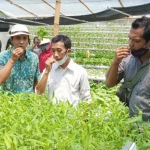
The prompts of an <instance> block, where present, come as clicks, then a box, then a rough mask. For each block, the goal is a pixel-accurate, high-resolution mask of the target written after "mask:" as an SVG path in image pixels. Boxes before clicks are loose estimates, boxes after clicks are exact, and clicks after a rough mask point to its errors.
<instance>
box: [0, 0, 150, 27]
mask: <svg viewBox="0 0 150 150" xmlns="http://www.w3.org/2000/svg"><path fill="white" fill-rule="evenodd" d="M120 1H121V3H120V2H119V0H61V10H60V15H61V16H60V25H68V24H78V23H83V22H95V21H108V20H114V19H119V18H123V17H127V15H125V14H123V13H119V12H116V11H113V10H111V9H109V8H115V9H116V10H119V11H121V12H125V13H127V14H129V15H131V16H133V15H134V16H135V15H147V14H150V9H149V8H150V1H149V0H136V1H135V0H120ZM55 3H56V1H55V0H1V3H0V22H5V23H9V24H13V23H23V24H27V25H46V24H49V25H52V24H54V14H55ZM121 4H122V5H121Z"/></svg>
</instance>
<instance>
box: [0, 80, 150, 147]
mask: <svg viewBox="0 0 150 150" xmlns="http://www.w3.org/2000/svg"><path fill="white" fill-rule="evenodd" d="M90 86H91V95H92V102H91V103H87V102H82V103H80V104H79V105H78V107H77V108H74V107H72V106H71V105H70V104H69V103H68V102H63V103H58V104H53V103H52V102H51V100H50V99H49V98H48V97H47V95H42V96H38V95H35V94H34V93H33V94H28V93H22V94H17V95H12V96H8V95H7V93H5V94H1V95H0V135H1V136H0V149H5V150H29V149H30V150H48V149H49V150H60V149H61V150H96V149H99V150H104V149H109V150H120V149H121V148H122V147H123V145H124V144H125V143H126V142H127V141H133V142H136V144H137V147H138V148H139V149H140V150H144V149H148V148H149V142H150V141H149V135H150V130H149V129H150V127H149V126H148V125H147V126H144V124H143V123H142V121H141V116H138V117H134V118H129V117H128V116H129V112H128V108H127V107H125V106H124V105H123V104H122V103H121V102H120V101H119V100H118V98H117V97H116V96H115V91H116V88H113V89H111V90H110V89H107V87H106V86H105V84H104V83H102V82H101V83H100V84H95V83H94V82H91V83H90ZM137 121H139V122H140V123H141V125H142V126H143V129H144V132H141V133H140V134H139V129H138V127H137V125H136V122H137Z"/></svg>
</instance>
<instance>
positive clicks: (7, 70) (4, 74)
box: [0, 59, 15, 85]
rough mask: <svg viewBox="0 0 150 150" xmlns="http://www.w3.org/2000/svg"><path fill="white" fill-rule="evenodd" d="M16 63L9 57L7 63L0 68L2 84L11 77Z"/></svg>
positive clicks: (0, 82) (0, 81)
mask: <svg viewBox="0 0 150 150" xmlns="http://www.w3.org/2000/svg"><path fill="white" fill-rule="evenodd" d="M14 63H15V62H14V61H13V60H12V59H9V61H8V62H7V64H6V65H5V66H4V67H3V68H2V69H1V70H0V85H2V84H3V83H4V82H5V81H6V80H7V79H8V78H9V76H10V73H11V70H12V67H13V65H14Z"/></svg>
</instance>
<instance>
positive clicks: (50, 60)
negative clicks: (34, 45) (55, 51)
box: [45, 57, 56, 73]
mask: <svg viewBox="0 0 150 150" xmlns="http://www.w3.org/2000/svg"><path fill="white" fill-rule="evenodd" d="M55 62H56V59H54V58H53V57H50V58H48V59H47V60H46V62H45V68H46V72H48V73H49V72H50V71H51V69H52V64H53V63H55Z"/></svg>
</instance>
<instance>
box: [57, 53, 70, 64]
mask: <svg viewBox="0 0 150 150" xmlns="http://www.w3.org/2000/svg"><path fill="white" fill-rule="evenodd" d="M67 59H68V55H65V56H64V58H63V59H62V60H59V61H57V63H58V65H59V66H61V65H63V64H64V63H65V62H66V60H67Z"/></svg>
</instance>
